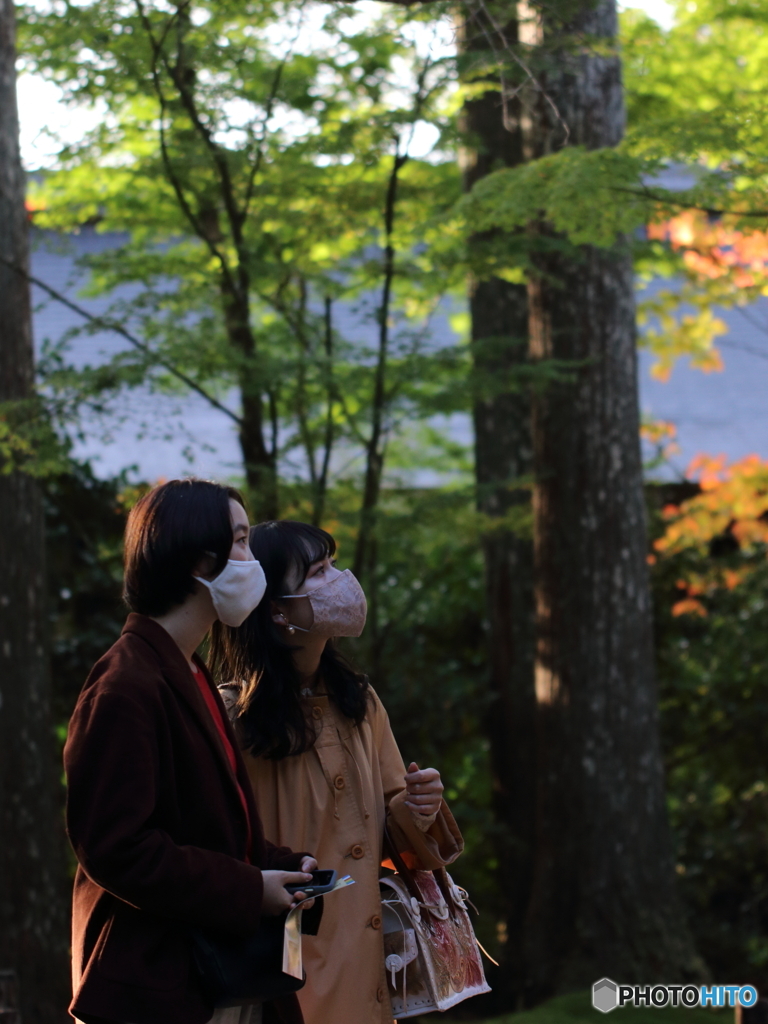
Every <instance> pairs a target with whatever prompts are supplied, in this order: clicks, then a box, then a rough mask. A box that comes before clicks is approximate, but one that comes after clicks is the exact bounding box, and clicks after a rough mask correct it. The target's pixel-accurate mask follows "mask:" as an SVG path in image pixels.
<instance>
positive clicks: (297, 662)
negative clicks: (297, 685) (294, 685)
mask: <svg viewBox="0 0 768 1024" xmlns="http://www.w3.org/2000/svg"><path fill="white" fill-rule="evenodd" d="M327 643H328V641H327V640H325V639H323V638H317V637H306V639H305V640H304V642H303V644H302V646H301V647H296V648H294V650H293V652H292V654H291V657H292V658H293V664H294V666H295V668H296V671H297V672H298V674H299V677H300V679H301V688H302V689H314V687H315V686H316V685H317V681H318V678H319V675H320V658H321V657H322V654H323V651H324V650H325V645H326V644H327Z"/></svg>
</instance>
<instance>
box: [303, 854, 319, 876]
mask: <svg viewBox="0 0 768 1024" xmlns="http://www.w3.org/2000/svg"><path fill="white" fill-rule="evenodd" d="M301 870H302V871H307V872H309V871H317V861H316V860H315V858H314V857H305V858H304V860H303V861H302V862H301Z"/></svg>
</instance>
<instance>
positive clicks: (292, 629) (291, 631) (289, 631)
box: [286, 626, 296, 636]
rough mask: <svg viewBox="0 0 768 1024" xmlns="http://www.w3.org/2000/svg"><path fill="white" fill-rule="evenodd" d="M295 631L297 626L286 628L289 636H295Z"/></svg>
mask: <svg viewBox="0 0 768 1024" xmlns="http://www.w3.org/2000/svg"><path fill="white" fill-rule="evenodd" d="M295 632H296V627H295V626H288V627H287V629H286V633H288V635H289V636H293V634H294V633H295Z"/></svg>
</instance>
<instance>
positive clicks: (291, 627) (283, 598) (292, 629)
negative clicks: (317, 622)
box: [277, 594, 309, 636]
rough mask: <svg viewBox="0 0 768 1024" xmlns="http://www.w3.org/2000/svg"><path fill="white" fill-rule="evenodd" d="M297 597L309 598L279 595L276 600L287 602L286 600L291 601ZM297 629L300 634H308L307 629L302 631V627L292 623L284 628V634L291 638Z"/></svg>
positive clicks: (297, 595) (301, 595)
mask: <svg viewBox="0 0 768 1024" xmlns="http://www.w3.org/2000/svg"><path fill="white" fill-rule="evenodd" d="M297 597H309V594H280V595H278V597H277V600H278V601H288V600H293V599H294V598H297ZM297 629H298V630H300V631H301V632H302V633H308V632H309V630H308V629H304V627H303V626H295V625H294V624H293V623H292V622H289V623H288V626H287V627H286V632H287V633H288V634H290V635H291V636H293V634H294V633H295V632H296V630H297Z"/></svg>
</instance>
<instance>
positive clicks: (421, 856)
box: [371, 690, 464, 871]
mask: <svg viewBox="0 0 768 1024" xmlns="http://www.w3.org/2000/svg"><path fill="white" fill-rule="evenodd" d="M371 694H372V698H373V703H374V707H373V709H372V711H371V719H372V725H373V730H374V735H375V737H376V742H377V748H378V754H379V770H380V772H381V781H382V784H383V787H384V804H385V806H386V811H387V813H386V824H387V830H388V832H389V835H390V837H391V839H392V842H393V843H394V844H395V846H396V848H397V850H398V851H399V852H400V853H401V854H405V858H404V859H405V861H406V863H407V864H408V865H409V867H411V868H421V869H426V870H430V871H431V870H434V869H435V868H439V867H442V866H443V865H444V864H452V863H453V862H454V861H455V860H456V858H457V857H458V856H459V854H460V853H461V852H462V850H463V849H464V840H463V838H462V835H461V832H460V831H459V826H458V825H457V824H456V821H455V820H454V817H453V815H452V814H451V812H450V810H449V808H448V804H447V803H446V802H445V800H443V802H442V804H441V807H440V810H439V811H438V812H437V813H436V814H435V815H433V816H431V817H424V816H423V815H421V814H418V813H416V812H414V811H412V810H411V809H410V808H409V807H407V806H406V803H405V799H406V792H405V782H404V778H403V776H404V775H405V765H404V764H403V758H402V756H401V754H400V751H399V749H398V746H397V742H396V740H395V737H394V735H393V733H392V727H391V726H390V724H389V716H388V715H387V712H386V711H385V710H384V707H383V705H382V703H381V701H380V700H379V698H378V696H377V695H376V693H374V692H373V690H371ZM409 854H410V855H411V856H408V855H409Z"/></svg>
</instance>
